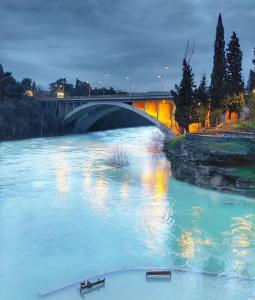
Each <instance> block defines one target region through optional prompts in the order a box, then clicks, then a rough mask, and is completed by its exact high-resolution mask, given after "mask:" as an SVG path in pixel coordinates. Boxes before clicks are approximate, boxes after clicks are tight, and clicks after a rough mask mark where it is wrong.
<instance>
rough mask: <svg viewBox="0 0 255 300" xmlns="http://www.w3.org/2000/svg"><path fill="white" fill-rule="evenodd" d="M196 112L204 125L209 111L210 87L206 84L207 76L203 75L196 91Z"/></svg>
mask: <svg viewBox="0 0 255 300" xmlns="http://www.w3.org/2000/svg"><path fill="white" fill-rule="evenodd" d="M195 97H196V103H197V107H196V113H197V119H198V121H199V122H200V123H201V124H203V125H204V123H205V119H206V117H207V115H208V111H209V89H208V87H207V84H206V76H205V75H203V76H202V79H201V82H200V85H199V87H198V89H196V91H195Z"/></svg>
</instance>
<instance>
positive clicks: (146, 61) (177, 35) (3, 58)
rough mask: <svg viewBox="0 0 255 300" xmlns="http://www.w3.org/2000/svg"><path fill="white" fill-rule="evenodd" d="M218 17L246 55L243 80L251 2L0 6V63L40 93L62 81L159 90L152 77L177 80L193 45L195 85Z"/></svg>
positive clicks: (254, 0)
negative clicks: (27, 79) (103, 82)
mask: <svg viewBox="0 0 255 300" xmlns="http://www.w3.org/2000/svg"><path fill="white" fill-rule="evenodd" d="M219 12H221V13H222V16H223V22H224V26H225V39H226V41H228V40H229V38H230V35H231V33H232V31H233V30H235V31H236V32H237V35H238V36H239V38H240V41H241V47H242V50H243V53H244V60H243V69H244V72H243V73H244V77H245V80H246V78H247V74H248V71H249V69H250V68H251V59H252V54H253V47H254V46H255V33H254V28H255V0H231V1H230V0H178V1H174V0H72V1H71V0H0V41H1V43H0V63H2V64H3V66H4V69H5V70H10V71H12V72H13V74H14V76H15V77H16V78H18V79H21V78H23V77H30V78H33V79H35V80H36V82H38V83H40V84H41V85H42V86H43V87H44V88H47V87H48V83H49V82H51V81H53V80H55V79H57V78H59V77H67V78H68V80H69V81H71V82H74V80H75V78H76V77H79V78H80V79H84V80H89V81H90V82H92V85H97V86H99V85H100V84H99V81H100V80H102V79H103V77H104V73H105V72H107V73H109V78H108V79H107V83H106V85H107V86H109V85H112V86H114V87H116V88H122V89H127V87H128V83H127V80H126V76H130V78H131V80H132V83H133V84H135V86H136V90H139V91H152V90H160V82H159V80H158V79H157V75H158V74H159V72H160V69H161V67H162V65H165V64H167V65H169V70H168V71H167V72H166V75H165V77H166V79H165V88H166V89H170V88H171V87H172V86H173V85H174V84H175V83H176V82H177V81H179V80H180V75H181V60H182V57H183V54H184V49H185V45H186V43H187V41H188V40H190V42H191V43H196V50H195V53H194V55H193V57H192V61H191V64H192V67H193V71H194V72H195V76H196V80H199V79H200V76H201V74H202V73H203V72H206V73H207V77H208V79H209V78H210V74H211V67H212V56H213V42H214V37H215V27H216V22H217V17H218V14H219Z"/></svg>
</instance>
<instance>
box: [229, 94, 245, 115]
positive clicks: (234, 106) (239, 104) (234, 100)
mask: <svg viewBox="0 0 255 300" xmlns="http://www.w3.org/2000/svg"><path fill="white" fill-rule="evenodd" d="M243 105H244V95H243V94H238V95H237V94H233V95H231V96H227V98H226V108H227V109H228V111H229V114H230V119H231V113H232V112H236V113H237V114H238V115H239V114H240V113H241V111H242V108H243Z"/></svg>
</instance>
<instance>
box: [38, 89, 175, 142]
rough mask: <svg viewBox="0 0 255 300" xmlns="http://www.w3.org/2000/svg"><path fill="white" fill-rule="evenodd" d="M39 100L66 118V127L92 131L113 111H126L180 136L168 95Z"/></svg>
mask: <svg viewBox="0 0 255 300" xmlns="http://www.w3.org/2000/svg"><path fill="white" fill-rule="evenodd" d="M37 101H40V103H41V105H42V107H43V108H44V109H54V110H55V112H56V116H58V117H59V116H60V117H63V118H64V120H65V124H66V125H68V126H70V127H73V128H74V127H75V126H77V125H78V126H81V127H82V129H83V131H87V130H89V128H90V127H91V126H93V124H95V123H96V122H97V121H99V120H100V119H101V118H102V117H104V116H106V115H108V114H110V113H111V112H114V111H117V110H119V109H125V110H128V111H132V112H133V113H134V114H137V115H140V116H141V117H143V118H145V119H146V120H148V121H149V122H150V123H151V124H153V125H155V126H157V127H158V128H159V129H160V130H161V131H162V132H163V133H164V134H165V135H167V136H171V135H173V134H177V133H178V124H177V122H176V121H175V119H174V112H175V105H174V102H173V100H172V99H171V98H170V96H169V95H168V94H166V93H165V94H149V93H144V94H139V95H138V94H132V95H125V96H123V95H113V96H90V97H79V98H78V97H76V98H64V99H56V98H48V99H37Z"/></svg>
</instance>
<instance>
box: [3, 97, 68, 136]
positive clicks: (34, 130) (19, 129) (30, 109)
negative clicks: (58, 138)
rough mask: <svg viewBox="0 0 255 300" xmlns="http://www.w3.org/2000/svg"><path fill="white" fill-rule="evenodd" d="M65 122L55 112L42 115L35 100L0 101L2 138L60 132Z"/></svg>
mask: <svg viewBox="0 0 255 300" xmlns="http://www.w3.org/2000/svg"><path fill="white" fill-rule="evenodd" d="M62 126H63V123H62V121H61V120H58V119H56V117H55V116H54V115H53V113H50V112H47V113H44V114H43V115H42V110H41V107H40V105H39V104H38V103H36V102H34V101H27V100H25V99H13V100H11V99H8V100H3V101H0V140H11V139H20V138H29V137H35V136H41V134H42V135H43V136H45V135H53V134H59V133H61V132H62V130H63V127H62Z"/></svg>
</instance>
